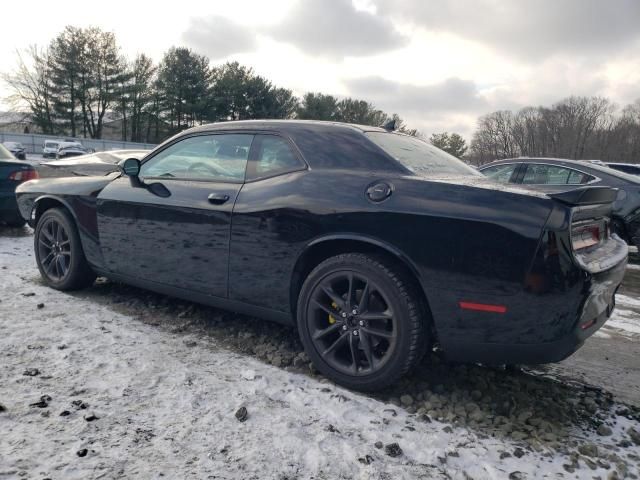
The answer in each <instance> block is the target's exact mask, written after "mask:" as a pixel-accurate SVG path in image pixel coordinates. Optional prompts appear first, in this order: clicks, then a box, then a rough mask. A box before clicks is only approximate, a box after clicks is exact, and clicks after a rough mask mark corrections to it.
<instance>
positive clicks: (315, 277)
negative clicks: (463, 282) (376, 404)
mask: <svg viewBox="0 0 640 480" xmlns="http://www.w3.org/2000/svg"><path fill="white" fill-rule="evenodd" d="M297 313H298V315H297V317H298V318H297V323H298V330H299V333H300V338H301V340H302V343H303V345H304V348H305V351H306V352H307V354H308V355H309V357H310V358H311V360H312V362H313V363H314V365H315V366H316V368H317V369H318V370H319V371H320V372H322V373H323V374H324V375H325V376H327V377H329V378H330V379H332V380H333V381H335V382H336V383H339V384H341V385H343V386H345V387H347V388H350V389H354V390H362V391H372V390H380V389H382V388H385V387H387V386H388V385H390V384H392V383H394V382H396V381H397V380H398V379H399V378H400V377H401V376H402V375H404V374H405V373H407V372H408V371H409V370H410V369H411V368H412V367H413V366H415V365H416V364H417V363H418V361H420V359H421V358H422V356H423V354H424V352H425V351H426V349H427V345H428V341H427V338H426V336H427V328H426V327H425V323H426V315H427V314H426V308H425V306H424V305H422V302H421V300H420V296H419V295H418V293H417V292H416V290H415V288H414V286H413V282H411V281H410V279H408V278H407V276H406V275H404V274H403V273H402V272H401V271H400V269H398V268H394V267H393V266H391V265H389V264H388V262H387V261H386V260H384V259H382V258H379V257H377V256H372V255H365V254H361V253H347V254H342V255H337V256H335V257H331V258H329V259H327V260H325V261H323V262H322V263H321V264H320V265H318V266H317V267H316V268H315V269H314V270H313V271H312V272H311V273H310V274H309V276H308V277H307V279H306V280H305V282H304V284H303V286H302V289H301V292H300V296H299V298H298V308H297Z"/></svg>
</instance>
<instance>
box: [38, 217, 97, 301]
mask: <svg viewBox="0 0 640 480" xmlns="http://www.w3.org/2000/svg"><path fill="white" fill-rule="evenodd" d="M34 242H35V252H36V262H37V264H38V269H39V270H40V274H41V275H42V278H43V279H44V281H45V282H46V283H47V285H49V286H50V287H53V288H55V289H57V290H75V289H78V288H84V287H87V286H89V285H91V284H93V282H94V280H95V279H96V274H95V273H94V272H93V270H92V269H91V267H90V266H89V264H88V262H87V259H86V258H85V255H84V251H83V250H82V244H81V242H80V236H79V235H78V230H77V228H76V224H75V222H74V220H73V217H72V216H71V214H70V213H69V211H68V210H66V209H64V208H51V209H49V210H47V211H45V212H44V213H43V214H42V216H41V217H40V218H39V219H38V224H37V225H36V230H35V232H34Z"/></svg>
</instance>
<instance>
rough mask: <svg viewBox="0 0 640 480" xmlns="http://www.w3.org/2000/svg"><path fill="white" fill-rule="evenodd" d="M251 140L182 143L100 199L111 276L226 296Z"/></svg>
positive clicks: (223, 136) (235, 137)
mask: <svg viewBox="0 0 640 480" xmlns="http://www.w3.org/2000/svg"><path fill="white" fill-rule="evenodd" d="M253 138H254V136H253V135H252V134H245V133H219V134H204V135H193V136H189V137H183V138H181V139H178V140H177V141H176V142H174V143H172V144H170V145H168V146H167V147H166V148H164V149H163V150H161V151H159V152H157V153H155V154H154V155H153V156H151V157H149V158H148V159H146V160H145V162H144V163H143V164H142V166H141V169H140V175H139V179H140V181H139V182H138V181H136V179H131V178H129V177H124V176H123V177H121V178H119V179H117V180H115V181H113V182H112V183H110V184H109V185H108V186H107V187H106V188H105V189H104V190H102V192H101V193H100V194H99V196H98V199H97V212H98V232H99V235H100V246H101V250H102V254H103V257H104V264H105V266H106V269H107V270H108V271H109V272H112V273H116V274H120V275H125V276H127V277H131V278H137V279H140V280H145V281H148V282H155V283H160V284H163V285H169V286H172V287H178V288H182V289H188V290H191V291H195V292H198V293H205V294H209V295H214V296H218V297H227V293H228V292H227V290H228V260H229V238H230V233H231V232H230V229H231V214H232V211H233V206H234V203H235V201H236V197H237V195H238V192H239V191H240V189H241V187H242V184H243V182H244V178H245V173H246V166H247V161H248V158H249V152H250V149H251V143H252V141H253Z"/></svg>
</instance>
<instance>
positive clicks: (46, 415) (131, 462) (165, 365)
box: [0, 232, 640, 479]
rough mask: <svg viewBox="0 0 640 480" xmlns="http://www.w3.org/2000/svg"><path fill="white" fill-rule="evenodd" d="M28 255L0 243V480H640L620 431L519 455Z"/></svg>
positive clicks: (479, 434)
mask: <svg viewBox="0 0 640 480" xmlns="http://www.w3.org/2000/svg"><path fill="white" fill-rule="evenodd" d="M31 250H32V238H31V237H7V236H3V235H2V233H1V232H0V331H2V333H3V334H2V335H1V336H0V358H1V359H2V360H1V361H0V404H1V405H2V406H3V407H4V408H5V409H6V410H5V411H1V410H2V409H0V479H7V478H10V479H12V478H22V477H28V478H51V479H76V478H77V479H85V478H109V479H111V478H136V479H147V478H149V479H151V478H161V477H163V478H187V477H191V478H207V477H208V478H219V479H252V478H255V479H285V478H286V479H294V478H296V479H297V478H300V479H311V478H314V479H337V478H344V479H352V478H354V479H368V478H375V479H378V478H380V479H385V478H386V479H402V478H407V479H408V478H453V479H470V478H472V479H503V478H510V479H523V478H526V479H529V478H592V477H594V478H595V477H597V476H599V477H600V478H606V477H607V475H608V474H612V473H611V472H613V471H614V470H613V469H615V468H617V469H618V470H619V471H620V473H621V474H623V473H624V472H625V471H628V472H629V473H631V474H632V475H640V471H639V469H638V460H639V459H640V447H638V446H633V445H632V444H630V445H631V446H629V445H627V446H626V447H625V448H623V449H621V448H619V447H618V446H616V444H617V443H618V442H621V441H623V440H624V441H626V442H627V443H629V440H628V435H627V433H626V432H627V431H628V429H629V428H630V427H632V426H635V428H636V429H637V428H638V423H637V422H634V421H632V420H629V419H628V418H625V417H622V416H616V415H614V414H613V413H612V415H613V418H614V421H613V422H611V427H612V429H613V434H612V435H611V436H609V437H596V436H595V435H592V438H589V439H586V438H583V437H584V432H583V431H582V430H580V429H578V428H576V430H575V432H574V433H575V438H577V439H579V440H580V443H581V445H582V444H586V443H585V442H586V441H587V440H588V441H590V442H593V443H594V444H597V447H594V448H596V449H597V450H599V452H600V453H599V454H598V456H599V458H597V457H596V456H595V455H592V454H591V453H592V452H591V453H590V452H587V451H586V450H584V451H582V452H581V454H578V453H577V452H575V453H573V454H572V455H573V457H574V458H569V456H566V455H561V454H558V453H554V452H553V451H552V450H550V449H548V448H545V447H544V445H543V444H540V447H539V451H538V452H535V451H531V450H529V449H524V450H523V449H521V448H520V447H521V446H522V444H521V443H518V442H515V441H509V440H506V439H503V438H497V437H491V436H487V435H485V433H484V432H483V431H482V430H481V429H476V430H473V429H467V428H459V427H454V426H452V425H448V424H445V423H440V422H436V421H430V422H426V421H424V419H422V420H421V419H420V418H418V416H417V415H414V414H410V413H408V411H406V410H404V409H403V408H400V407H396V406H394V405H390V404H387V403H384V402H381V401H378V400H376V399H374V398H372V397H371V396H366V395H361V394H357V393H353V392H349V391H347V390H344V389H342V388H340V387H337V386H335V385H333V384H331V383H329V382H326V381H322V380H320V381H319V380H318V379H314V378H310V377H308V376H307V375H302V374H297V373H292V372H289V371H286V370H284V369H280V368H276V367H273V366H269V365H266V364H264V363H262V362H260V361H258V360H256V359H254V358H251V357H248V356H245V355H240V354H238V353H234V352H231V351H229V350H227V349H225V348H223V347H222V346H221V345H220V344H219V343H218V342H217V341H216V340H215V339H212V338H210V337H201V336H195V335H189V334H187V335H175V334H173V333H172V332H171V331H167V330H166V329H162V328H157V327H154V326H152V325H149V324H147V323H142V322H140V321H138V320H137V319H135V318H132V317H129V316H127V315H123V314H120V313H117V312H116V311H115V310H113V309H112V308H109V306H108V305H102V304H99V303H96V302H91V301H89V300H86V299H83V298H82V297H81V296H80V295H77V294H66V293H61V292H57V291H54V290H52V289H49V288H46V287H44V286H43V285H42V284H41V283H40V281H39V276H38V271H37V269H36V267H35V262H34V258H33V256H32V254H31ZM33 369H37V372H36V370H33ZM39 402H40V404H39V405H38V403H39ZM40 407H42V408H40ZM240 407H246V409H247V411H248V418H247V419H246V421H244V422H240V421H239V420H238V419H237V418H236V416H235V413H236V412H237V410H238V409H239V408H240ZM639 441H640V440H639ZM376 442H382V444H383V445H385V446H387V445H391V444H393V443H397V444H398V445H399V446H400V448H401V449H402V452H403V453H401V454H399V455H398V456H391V455H390V454H391V453H393V448H392V447H388V448H387V447H385V446H383V447H382V448H377V447H376V445H375V444H376ZM589 445H590V444H589ZM607 452H608V453H607ZM582 453H584V455H582ZM607 456H608V457H607ZM604 458H608V459H609V460H604ZM611 458H614V459H619V460H620V461H619V462H617V463H618V465H616V462H612V461H611ZM578 459H579V460H580V462H582V463H581V465H582V470H578V471H576V473H574V474H572V475H569V473H568V472H569V471H571V468H573V467H571V464H572V463H574V464H575V463H576V462H577V461H578ZM563 465H564V466H563ZM567 466H569V468H568V469H567ZM588 466H589V467H588ZM591 467H592V468H593V469H592V468H591ZM516 472H519V473H516ZM584 475H587V476H586V477H585V476H584ZM610 478H613V477H610ZM616 478H617V477H616ZM635 478H637V477H635Z"/></svg>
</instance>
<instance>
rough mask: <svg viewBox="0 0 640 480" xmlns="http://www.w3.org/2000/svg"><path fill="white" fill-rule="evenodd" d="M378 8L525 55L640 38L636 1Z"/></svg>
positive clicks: (532, 0) (605, 47)
mask: <svg viewBox="0 0 640 480" xmlns="http://www.w3.org/2000/svg"><path fill="white" fill-rule="evenodd" d="M375 3H376V6H377V8H378V13H380V14H381V15H383V16H390V17H392V18H394V19H395V20H397V21H401V22H404V23H405V24H407V23H408V24H412V25H416V26H420V27H423V28H425V29H426V30H429V31H432V32H448V33H452V34H455V35H457V36H460V37H464V38H466V39H468V40H471V41H477V42H481V43H483V44H485V45H488V46H490V47H492V48H494V49H496V50H498V51H501V52H503V53H506V54H509V55H513V56H516V57H519V58H520V59H521V60H524V61H525V62H527V61H536V60H540V59H542V58H545V57H548V56H551V55H554V54H557V53H570V54H593V53H607V54H610V55H615V54H617V53H618V51H619V50H621V49H625V50H626V49H627V48H628V47H629V45H630V43H636V44H637V42H640V28H638V25H640V2H638V1H637V0H607V1H600V0H521V1H500V0H429V1H424V0H394V1H393V2H388V1H384V0H375Z"/></svg>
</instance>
